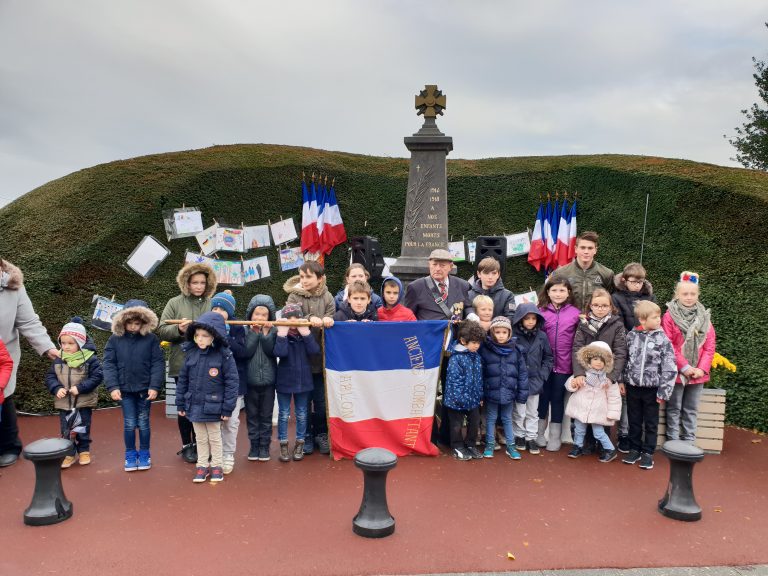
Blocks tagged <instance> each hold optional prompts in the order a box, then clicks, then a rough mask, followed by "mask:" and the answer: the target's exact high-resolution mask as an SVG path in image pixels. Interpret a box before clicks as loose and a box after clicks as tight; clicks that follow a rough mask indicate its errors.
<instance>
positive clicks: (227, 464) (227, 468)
mask: <svg viewBox="0 0 768 576" xmlns="http://www.w3.org/2000/svg"><path fill="white" fill-rule="evenodd" d="M221 469H222V471H223V472H224V474H231V473H232V470H234V469H235V455H234V454H225V455H224V458H223V462H222V465H221ZM214 470H215V468H214ZM211 482H213V476H211Z"/></svg>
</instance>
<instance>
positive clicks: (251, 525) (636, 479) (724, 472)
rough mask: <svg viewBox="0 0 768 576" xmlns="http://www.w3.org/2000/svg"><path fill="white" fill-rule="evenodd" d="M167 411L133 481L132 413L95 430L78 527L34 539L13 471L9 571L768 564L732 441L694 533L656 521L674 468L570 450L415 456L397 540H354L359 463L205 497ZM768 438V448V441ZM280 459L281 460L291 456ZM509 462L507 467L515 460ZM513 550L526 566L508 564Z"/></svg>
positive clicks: (760, 513)
mask: <svg viewBox="0 0 768 576" xmlns="http://www.w3.org/2000/svg"><path fill="white" fill-rule="evenodd" d="M160 408H161V407H160V406H156V407H155V408H154V414H153V421H152V425H153V432H154V437H153V462H154V467H153V468H152V470H150V471H147V472H133V473H130V474H129V473H126V472H123V470H122V446H121V431H120V426H121V420H120V413H119V412H118V411H116V410H110V411H100V412H97V413H96V414H95V416H94V431H93V435H94V438H95V441H94V445H93V456H94V463H93V464H92V465H90V466H87V467H79V466H76V467H73V468H71V469H70V470H66V471H64V483H65V491H66V494H67V496H68V498H69V499H70V500H72V502H73V503H74V516H73V517H72V518H71V519H70V520H68V521H66V522H63V523H61V524H58V525H55V526H48V527H28V526H25V525H24V524H23V522H22V514H23V512H24V509H25V508H26V506H27V505H28V504H29V500H30V497H31V493H32V486H33V478H34V470H33V467H32V465H31V464H30V463H29V462H27V461H23V462H20V463H18V464H16V465H15V466H13V467H11V468H5V469H2V471H1V473H2V476H0V491H1V493H2V506H1V507H0V542H2V552H1V553H0V574H2V575H3V576H15V575H17V574H29V575H34V574H50V573H63V574H77V575H86V576H87V575H90V574H132V573H144V572H145V571H146V570H147V569H150V570H151V571H152V572H153V573H157V574H185V575H190V576H191V575H196V574H201V575H206V576H209V575H210V574H211V573H213V574H227V576H230V575H238V574H264V575H272V574H275V575H282V574H285V575H289V574H290V575H302V574H308V575H309V574H311V575H313V576H318V575H319V576H322V575H325V574H343V575H345V574H404V573H407V574H415V573H428V572H460V571H506V570H535V569H554V568H588V567H631V566H634V567H653V566H696V565H746V564H760V563H768V545H766V535H768V499H767V498H766V486H767V485H768V483H767V482H766V481H767V480H768V439H766V438H764V437H759V436H756V435H754V434H751V433H749V432H745V431H742V430H736V429H732V428H729V429H728V430H727V434H726V443H725V451H724V454H723V455H720V456H708V457H707V458H705V460H704V462H703V463H701V464H700V465H698V466H697V468H696V471H695V474H694V483H695V487H696V495H697V498H698V501H699V504H700V505H701V506H702V508H703V511H704V517H703V519H702V520H701V521H700V522H696V523H690V524H689V523H682V522H677V521H674V520H670V519H667V518H665V517H663V516H661V515H660V514H659V513H658V512H657V511H656V502H657V500H658V498H659V497H660V496H661V495H662V494H663V492H664V490H665V488H666V483H667V477H668V466H667V464H666V461H665V459H664V458H663V457H661V456H659V457H658V458H657V465H656V468H655V469H654V470H652V471H648V472H646V471H642V470H640V469H638V468H636V467H630V466H627V465H624V464H622V463H621V462H619V461H615V462H613V463H610V464H599V463H598V462H597V461H596V459H594V458H582V459H580V460H578V461H574V460H570V459H568V458H567V457H566V455H565V452H564V451H563V452H561V453H558V454H554V455H553V454H547V455H542V456H530V455H524V456H523V460H522V461H521V462H512V461H511V460H509V459H507V458H505V457H496V458H494V459H493V460H483V461H471V462H458V461H455V460H453V459H452V458H450V457H448V456H441V457H438V458H418V457H410V458H402V459H401V460H400V462H399V463H398V466H397V468H395V469H394V470H393V471H392V472H391V473H390V476H389V492H388V494H389V504H390V510H391V512H392V513H393V515H394V516H395V518H396V519H397V529H396V532H395V534H394V535H393V536H390V537H389V538H386V539H383V540H368V539H365V538H361V537H358V536H356V535H354V534H353V533H352V530H351V521H352V517H353V516H354V514H355V513H356V512H357V508H358V506H359V504H360V497H361V492H362V485H361V484H362V475H361V473H360V471H359V470H357V469H356V468H355V467H354V466H353V464H352V463H351V462H349V461H343V462H337V463H334V462H333V461H331V460H330V459H327V458H323V457H320V456H318V455H313V456H311V457H309V458H307V459H306V460H305V461H304V462H299V463H293V462H292V463H289V464H283V463H281V462H278V461H277V460H273V461H271V462H268V463H251V462H248V461H247V460H246V459H245V453H244V447H245V445H246V443H245V442H244V439H245V438H246V436H245V426H244V423H243V425H242V426H241V436H240V446H239V453H238V462H237V466H236V468H235V471H234V473H233V474H231V475H230V476H228V477H227V479H226V481H225V482H223V483H221V484H218V485H215V484H209V483H206V484H203V485H196V484H193V483H192V482H191V477H192V467H191V465H188V464H183V463H182V462H181V461H180V460H179V458H178V457H177V456H175V454H174V452H175V450H176V449H177V432H176V428H175V421H172V420H167V419H165V418H164V417H163V416H162V414H161V409H160ZM21 426H22V433H23V437H24V439H25V440H26V441H31V440H34V439H37V438H39V437H43V436H50V435H55V433H56V430H57V421H56V419H54V418H25V419H23V420H22V421H21ZM755 441H759V442H755ZM273 449H274V447H273ZM497 454H498V453H497ZM507 552H512V553H513V554H514V555H515V556H516V558H517V559H516V560H515V561H511V560H508V559H507Z"/></svg>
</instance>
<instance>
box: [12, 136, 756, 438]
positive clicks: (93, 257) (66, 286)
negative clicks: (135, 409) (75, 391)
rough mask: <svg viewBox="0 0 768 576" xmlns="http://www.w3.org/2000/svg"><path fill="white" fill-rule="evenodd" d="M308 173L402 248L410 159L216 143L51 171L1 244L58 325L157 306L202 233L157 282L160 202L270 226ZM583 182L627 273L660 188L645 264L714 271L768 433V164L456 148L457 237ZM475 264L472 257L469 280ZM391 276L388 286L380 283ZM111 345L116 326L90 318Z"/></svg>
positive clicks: (516, 284) (734, 350)
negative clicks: (121, 308) (132, 301)
mask: <svg viewBox="0 0 768 576" xmlns="http://www.w3.org/2000/svg"><path fill="white" fill-rule="evenodd" d="M302 171H305V172H307V174H309V173H311V172H313V171H314V172H318V173H323V174H328V175H329V176H331V177H336V183H337V193H338V199H339V205H340V209H341V213H342V216H343V218H344V222H345V225H346V228H347V232H348V234H349V235H350V236H354V235H363V234H369V235H372V236H377V237H378V238H379V240H380V241H381V244H382V248H383V250H384V252H385V254H387V255H394V256H396V255H398V254H399V250H400V236H401V227H402V222H403V209H404V203H405V189H406V184H407V177H408V161H407V160H406V159H388V158H376V157H370V156H360V155H354V154H345V153H338V152H325V151H321V150H314V149H308V148H295V147H284V146H267V145H236V146H215V147H212V148H207V149H203V150H193V151H188V152H177V153H170V154H160V155H153V156H145V157H140V158H134V159H130V160H125V161H119V162H112V163H109V164H103V165H100V166H95V167H93V168H89V169H86V170H81V171H79V172H76V173H73V174H70V175H68V176H65V177H64V178H60V179H58V180H55V181H53V182H50V183H48V184H46V185H44V186H41V187H40V188H37V189H36V190H33V191H32V192H30V193H29V194H27V195H25V196H24V197H22V198H20V199H19V200H17V201H15V202H13V203H12V204H10V205H8V206H7V207H5V208H3V209H2V210H0V230H2V231H3V244H2V250H1V252H2V255H3V257H4V258H6V259H8V260H10V261H11V262H14V263H15V264H16V265H18V266H20V267H21V268H22V270H23V271H24V272H25V275H26V285H27V290H28V291H29V293H30V296H31V298H32V301H33V302H34V304H35V308H36V310H37V311H38V313H39V314H40V316H41V318H42V319H43V321H44V323H45V325H46V326H47V327H48V329H49V332H50V333H51V334H52V335H55V334H57V333H58V330H59V329H60V327H61V325H62V324H63V323H64V322H65V321H67V319H68V318H69V317H71V316H72V315H75V314H77V315H81V316H83V317H85V318H87V317H88V316H89V314H90V302H91V297H92V295H93V294H95V293H98V294H101V295H107V296H109V295H112V294H115V295H116V298H117V299H118V300H121V301H124V300H126V299H128V298H142V299H144V300H147V301H148V302H149V303H150V305H151V306H152V307H153V308H154V309H155V310H156V311H157V312H158V313H159V312H160V311H162V308H163V306H164V305H165V302H166V301H167V299H168V298H170V297H171V296H173V295H175V294H177V287H176V284H175V274H176V272H177V270H178V268H179V267H180V266H181V264H182V262H183V258H184V252H185V250H187V249H190V250H196V248H197V245H196V242H195V240H194V238H190V239H183V240H175V241H172V242H169V243H166V244H167V245H168V246H169V248H170V249H171V251H172V254H171V256H170V257H169V258H168V259H167V260H166V261H165V262H164V263H163V264H162V265H161V267H160V268H159V270H158V271H157V273H156V274H155V276H153V277H152V278H151V279H150V280H149V281H148V282H144V281H143V280H142V279H141V278H139V277H138V276H136V275H135V274H133V273H130V272H128V271H126V270H125V269H124V268H122V262H123V261H124V260H125V258H126V257H127V255H128V254H129V253H130V252H131V250H132V249H133V248H134V246H135V245H136V244H137V243H138V241H139V240H140V239H141V238H142V237H143V236H144V235H145V234H153V235H155V236H156V237H157V238H158V239H160V240H162V241H164V242H165V234H164V231H163V225H162V219H161V211H162V210H163V209H168V208H174V207H179V206H181V205H182V204H186V205H187V206H199V207H200V208H201V209H202V211H203V217H204V219H205V222H206V223H208V222H210V219H211V218H216V220H217V221H218V222H219V223H228V224H232V225H239V224H240V223H241V222H244V223H246V224H261V223H264V222H266V221H267V220H273V221H274V220H276V219H279V217H280V216H283V217H286V216H294V217H295V218H296V222H297V223H300V219H301V194H300V187H299V184H300V178H301V173H302ZM555 191H560V192H564V191H567V192H568V193H569V194H570V195H571V196H573V194H577V195H578V198H579V200H580V204H579V224H580V225H579V229H580V230H586V229H594V230H597V231H598V232H599V233H600V234H601V246H600V249H599V256H598V260H600V262H602V263H604V264H606V265H608V266H610V267H611V268H613V269H614V270H616V271H618V270H621V268H622V267H623V266H624V264H626V263H627V262H629V261H633V260H637V259H638V258H639V254H640V240H641V235H642V225H643V211H644V208H645V200H646V194H650V197H651V201H650V211H649V215H648V232H647V238H646V245H645V256H644V261H645V264H646V267H647V269H648V274H649V279H650V280H651V282H652V283H653V284H654V288H655V290H656V292H657V295H658V298H659V301H660V302H661V303H664V302H666V301H667V300H668V299H669V297H670V296H671V291H672V288H673V286H674V282H675V280H676V278H677V276H678V274H679V272H680V271H681V270H683V269H690V270H696V271H699V272H700V273H701V275H702V301H703V302H704V304H705V305H706V306H708V307H711V308H712V311H713V314H712V316H713V319H714V324H715V328H716V330H717V333H718V351H719V352H720V353H722V354H724V355H725V356H727V357H728V358H729V359H730V360H731V361H733V362H734V363H735V364H736V365H737V366H738V368H739V369H738V372H737V373H736V374H730V373H728V374H724V373H722V372H720V371H718V373H717V374H716V375H715V380H714V383H715V384H716V385H719V386H723V387H725V388H726V389H727V390H728V415H727V417H728V420H729V421H730V422H731V423H734V424H737V425H740V426H745V427H749V428H757V429H760V430H763V431H766V430H768V410H766V408H768V360H766V354H765V353H764V350H766V349H768V330H765V328H764V327H763V326H762V318H761V316H762V311H763V310H764V309H765V308H766V305H768V253H766V251H765V250H764V249H762V242H761V241H762V240H763V234H762V229H761V228H760V227H759V223H761V222H765V221H768V175H766V174H764V173H760V172H755V171H749V170H742V169H734V168H722V167H718V166H713V165H707V164H699V163H695V162H689V161H683V160H670V159H663V158H652V157H641V156H614V155H606V156H561V157H532V158H495V159H485V160H477V161H469V160H449V163H448V194H449V202H448V211H449V222H450V233H451V235H452V236H453V238H454V239H460V238H462V236H464V237H466V238H467V239H473V238H474V237H476V236H478V235H482V234H503V233H513V232H519V231H520V230H524V229H525V228H526V226H530V225H531V224H532V222H533V218H534V214H535V210H536V207H537V205H538V201H539V197H540V195H542V194H546V193H548V192H551V193H553V192H555ZM252 254H257V255H258V254H267V255H268V257H269V261H270V268H271V270H272V274H273V276H272V278H271V279H269V280H265V281H259V282H256V283H253V284H250V285H248V286H246V287H243V288H235V289H234V290H233V291H234V294H235V297H236V298H237V301H238V311H239V312H240V313H243V312H244V310H245V306H246V304H247V301H248V300H249V299H250V298H251V297H252V296H253V295H254V294H256V293H258V292H263V293H268V294H271V295H272V296H273V298H275V301H276V302H277V303H278V304H282V303H283V302H284V301H285V295H284V293H283V291H282V284H283V282H284V281H285V280H286V278H287V277H288V274H283V273H280V272H279V266H278V262H277V254H276V252H275V250H274V249H269V250H267V251H266V252H265V251H255V252H250V253H249V255H252ZM347 262H348V253H347V252H346V251H345V250H344V249H343V248H342V247H339V248H337V249H336V250H334V252H333V253H332V254H331V256H330V257H329V258H328V259H327V261H326V266H327V270H328V283H329V286H330V288H331V290H332V292H335V291H336V290H337V289H338V287H339V284H340V282H341V279H342V275H343V270H344V268H345V266H346V264H347ZM471 273H472V269H471V266H470V265H468V264H462V265H460V266H459V274H460V275H461V276H463V277H468V276H469V275H471ZM504 281H505V284H506V285H507V286H508V287H509V288H511V289H512V290H513V291H515V292H522V291H526V290H528V288H529V287H533V288H538V287H539V286H540V285H541V282H542V276H541V275H539V274H536V273H535V271H534V270H533V269H532V268H531V267H530V266H529V265H528V264H527V263H526V262H525V259H524V257H518V258H514V259H511V260H509V261H508V266H507V271H506V275H505V278H504ZM377 289H378V288H377ZM90 332H91V333H92V334H93V335H94V337H95V339H96V342H97V346H98V347H99V349H102V348H103V345H104V342H105V341H106V338H107V336H108V335H107V333H105V332H100V331H97V330H91V331H90ZM46 366H47V363H46V362H44V361H42V360H41V359H38V358H36V357H35V355H34V354H33V353H31V352H30V351H29V350H28V349H26V350H25V354H24V359H23V362H22V370H21V372H20V375H19V387H18V389H17V393H16V399H17V403H18V405H19V407H20V408H21V409H24V410H28V411H35V412H37V411H48V410H51V409H52V401H51V399H50V397H49V396H48V394H47V391H46V390H45V389H44V387H43V385H42V377H43V373H44V370H45V369H46Z"/></svg>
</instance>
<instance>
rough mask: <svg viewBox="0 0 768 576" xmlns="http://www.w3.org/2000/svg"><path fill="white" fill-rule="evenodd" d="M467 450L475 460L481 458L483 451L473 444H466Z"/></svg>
mask: <svg viewBox="0 0 768 576" xmlns="http://www.w3.org/2000/svg"><path fill="white" fill-rule="evenodd" d="M467 452H469V455H470V456H472V458H474V459H475V460H481V459H482V458H483V453H482V452H480V450H478V449H477V448H475V447H474V446H467Z"/></svg>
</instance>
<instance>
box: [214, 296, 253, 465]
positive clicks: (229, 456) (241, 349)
mask: <svg viewBox="0 0 768 576" xmlns="http://www.w3.org/2000/svg"><path fill="white" fill-rule="evenodd" d="M236 309H237V302H236V301H235V297H234V296H233V295H232V291H231V290H224V291H223V292H219V293H218V294H214V295H213V298H211V312H218V313H219V314H221V315H222V316H223V317H224V320H225V322H226V321H228V320H236V318H235V310H236ZM225 327H226V329H227V344H229V349H230V350H231V351H232V356H233V357H234V359H235V365H236V366H237V377H238V380H239V385H238V390H237V402H236V403H235V409H234V410H233V411H232V414H230V415H229V419H228V420H224V421H223V422H222V423H221V443H222V451H223V464H222V470H223V472H224V474H229V473H231V472H232V470H234V468H235V452H236V450H237V431H238V430H239V429H240V411H241V410H242V409H243V407H244V406H245V402H244V400H243V398H244V396H245V392H246V390H247V388H248V360H249V359H250V357H249V356H248V352H247V350H246V345H245V327H244V326H242V325H239V324H225Z"/></svg>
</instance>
